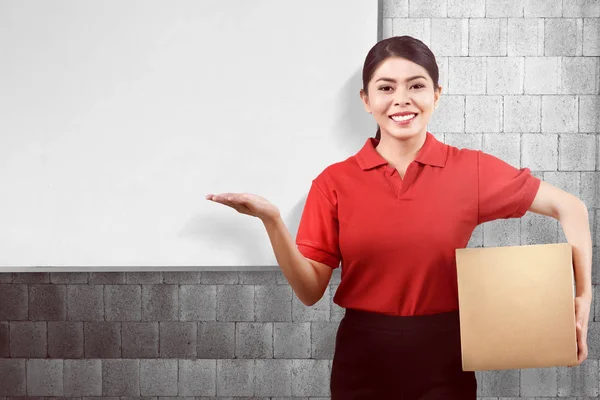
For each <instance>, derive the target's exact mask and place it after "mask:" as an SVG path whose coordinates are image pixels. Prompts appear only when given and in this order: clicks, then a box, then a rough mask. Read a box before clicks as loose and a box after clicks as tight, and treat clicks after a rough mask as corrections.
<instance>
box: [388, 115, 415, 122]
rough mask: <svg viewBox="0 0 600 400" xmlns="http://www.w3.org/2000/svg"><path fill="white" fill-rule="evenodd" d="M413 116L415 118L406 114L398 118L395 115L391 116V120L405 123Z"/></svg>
mask: <svg viewBox="0 0 600 400" xmlns="http://www.w3.org/2000/svg"><path fill="white" fill-rule="evenodd" d="M414 116H415V114H408V115H404V116H402V117H400V116H397V115H394V116H392V117H391V118H392V119H393V120H394V121H406V120H409V119H411V118H413V117H414Z"/></svg>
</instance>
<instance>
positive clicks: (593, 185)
mask: <svg viewBox="0 0 600 400" xmlns="http://www.w3.org/2000/svg"><path fill="white" fill-rule="evenodd" d="M581 200H582V201H583V202H584V203H585V205H586V206H587V207H588V209H593V208H600V172H581Z"/></svg>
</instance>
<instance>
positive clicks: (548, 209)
mask: <svg viewBox="0 0 600 400" xmlns="http://www.w3.org/2000/svg"><path fill="white" fill-rule="evenodd" d="M529 211H532V212H534V213H537V214H542V215H546V216H549V217H553V218H555V219H557V220H558V221H559V222H560V224H561V226H562V228H563V231H564V233H565V237H566V238H567V242H568V243H569V244H570V245H571V247H572V249H573V267H574V270H575V272H574V274H575V288H576V297H575V317H576V321H577V343H578V348H579V351H578V364H581V363H582V362H583V361H584V360H585V359H586V358H587V356H588V348H587V331H588V321H589V317H590V309H591V305H592V296H593V294H592V237H591V233H590V224H589V220H588V210H587V207H586V205H585V204H584V203H583V201H581V200H580V199H579V198H578V197H576V196H573V195H572V194H570V193H568V192H565V191H563V190H561V189H559V188H557V187H555V186H552V185H550V184H549V183H547V182H544V181H542V182H541V184H540V188H539V189H538V192H537V194H536V196H535V199H534V200H533V203H532V204H531V206H530V207H529Z"/></svg>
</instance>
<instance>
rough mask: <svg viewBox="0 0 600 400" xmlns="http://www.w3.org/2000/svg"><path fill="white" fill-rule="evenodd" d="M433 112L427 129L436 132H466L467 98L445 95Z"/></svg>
mask: <svg viewBox="0 0 600 400" xmlns="http://www.w3.org/2000/svg"><path fill="white" fill-rule="evenodd" d="M438 104H439V106H438V108H437V109H436V110H435V111H434V112H433V114H432V116H431V119H430V120H429V124H428V125H427V129H428V130H431V131H436V132H464V131H465V96H454V95H444V96H442V97H440V102H439V103H438Z"/></svg>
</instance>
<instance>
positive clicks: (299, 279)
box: [206, 193, 333, 307]
mask: <svg viewBox="0 0 600 400" xmlns="http://www.w3.org/2000/svg"><path fill="white" fill-rule="evenodd" d="M206 199H207V200H211V201H214V202H217V203H221V204H224V205H227V206H229V207H231V208H234V209H235V210H236V211H237V212H239V213H241V214H247V215H251V216H254V217H257V218H259V219H260V220H261V221H262V222H263V225H264V226H265V228H266V230H267V234H268V235H269V239H270V240H271V245H272V246H273V252H274V253H275V258H276V259H277V262H278V263H279V267H280V268H281V270H282V272H283V275H284V276H285V278H286V279H287V281H288V282H289V284H290V286H291V287H292V290H294V293H296V296H298V298H299V299H300V301H301V302H302V303H303V304H304V305H307V306H309V307H310V306H312V305H313V304H315V303H316V302H318V301H319V300H320V299H321V297H323V293H325V290H326V289H327V285H328V284H329V280H330V279H331V274H332V273H333V269H332V268H331V267H329V266H327V265H325V264H323V263H320V262H317V261H313V260H309V259H307V258H305V257H304V256H303V255H302V254H301V253H300V251H299V250H298V248H297V247H296V244H295V243H294V241H293V239H292V237H291V235H290V233H289V232H288V229H287V228H286V226H285V223H284V222H283V220H282V219H281V214H280V213H279V209H278V208H277V207H275V206H274V205H273V204H271V203H270V202H269V201H268V200H267V199H265V198H263V197H261V196H258V195H255V194H251V193H223V194H218V195H214V194H209V195H207V196H206Z"/></svg>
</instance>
